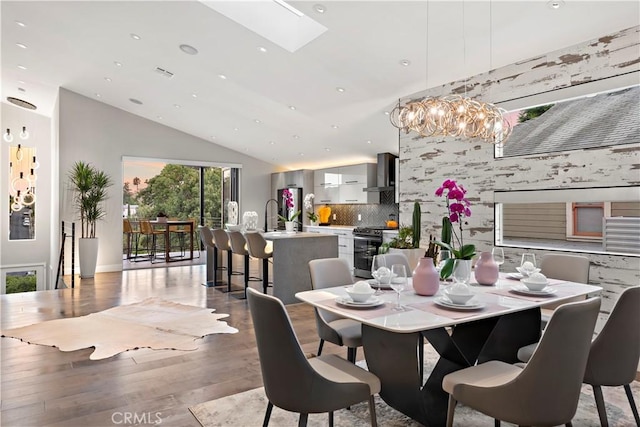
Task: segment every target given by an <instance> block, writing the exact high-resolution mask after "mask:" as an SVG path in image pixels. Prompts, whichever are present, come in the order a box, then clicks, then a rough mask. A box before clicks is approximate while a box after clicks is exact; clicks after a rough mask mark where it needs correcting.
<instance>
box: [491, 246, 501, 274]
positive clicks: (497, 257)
mask: <svg viewBox="0 0 640 427" xmlns="http://www.w3.org/2000/svg"><path fill="white" fill-rule="evenodd" d="M491 255H493V260H494V261H495V262H496V264H498V271H500V266H501V265H502V264H504V251H503V250H502V248H493V249H491Z"/></svg>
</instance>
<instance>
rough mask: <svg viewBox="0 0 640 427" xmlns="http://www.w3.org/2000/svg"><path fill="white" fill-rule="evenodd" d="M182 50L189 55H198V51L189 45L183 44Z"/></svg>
mask: <svg viewBox="0 0 640 427" xmlns="http://www.w3.org/2000/svg"><path fill="white" fill-rule="evenodd" d="M180 50H181V51H183V52H184V53H186V54H189V55H197V54H198V49H196V48H195V47H193V46H191V45H188V44H181V45H180Z"/></svg>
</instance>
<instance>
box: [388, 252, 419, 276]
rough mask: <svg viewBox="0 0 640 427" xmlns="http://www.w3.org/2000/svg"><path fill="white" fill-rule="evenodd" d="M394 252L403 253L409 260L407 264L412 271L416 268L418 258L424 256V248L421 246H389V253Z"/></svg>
mask: <svg viewBox="0 0 640 427" xmlns="http://www.w3.org/2000/svg"><path fill="white" fill-rule="evenodd" d="M394 252H399V253H403V254H404V255H405V256H406V257H407V259H408V260H409V266H410V267H411V271H413V270H415V269H416V266H417V265H418V263H419V262H420V258H422V257H423V256H424V253H425V250H424V249H422V248H417V249H397V248H389V253H394Z"/></svg>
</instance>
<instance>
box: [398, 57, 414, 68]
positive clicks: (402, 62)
mask: <svg viewBox="0 0 640 427" xmlns="http://www.w3.org/2000/svg"><path fill="white" fill-rule="evenodd" d="M400 65H402V66H403V67H408V66H409V65H411V61H409V60H408V59H401V60H400Z"/></svg>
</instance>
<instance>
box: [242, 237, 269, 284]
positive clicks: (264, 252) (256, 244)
mask: <svg viewBox="0 0 640 427" xmlns="http://www.w3.org/2000/svg"><path fill="white" fill-rule="evenodd" d="M244 237H245V239H247V249H248V250H249V255H251V257H253V258H258V259H261V260H262V291H263V292H264V293H265V294H266V293H267V288H268V287H269V258H272V257H273V248H272V247H270V246H269V244H268V243H267V240H266V239H265V238H264V236H263V235H262V234H260V233H257V232H254V233H247V234H245V236H244Z"/></svg>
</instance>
